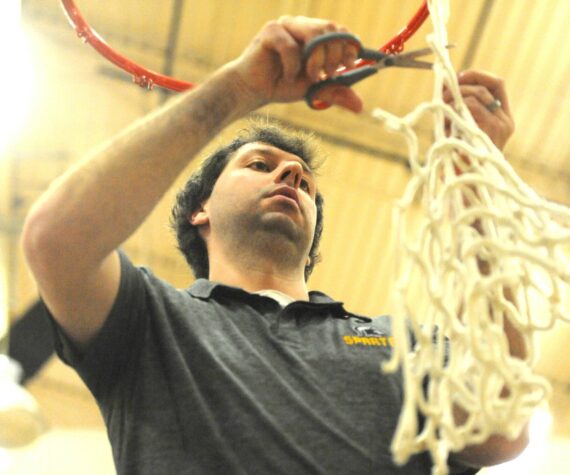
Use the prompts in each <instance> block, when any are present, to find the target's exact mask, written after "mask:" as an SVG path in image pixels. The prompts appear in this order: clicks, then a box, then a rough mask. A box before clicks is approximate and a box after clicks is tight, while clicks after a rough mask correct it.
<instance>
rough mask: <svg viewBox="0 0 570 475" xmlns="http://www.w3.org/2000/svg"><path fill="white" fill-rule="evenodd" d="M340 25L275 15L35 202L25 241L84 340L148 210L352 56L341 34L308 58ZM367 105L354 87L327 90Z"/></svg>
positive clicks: (356, 105)
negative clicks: (207, 155)
mask: <svg viewBox="0 0 570 475" xmlns="http://www.w3.org/2000/svg"><path fill="white" fill-rule="evenodd" d="M338 30H344V29H343V28H342V27H339V26H338V25H336V24H334V23H331V22H328V21H323V20H315V19H308V18H304V17H295V18H293V17H283V18H281V19H280V20H279V21H274V22H269V23H267V24H266V25H265V26H264V27H263V29H262V30H261V31H260V33H259V34H258V36H257V37H256V38H255V39H254V40H253V41H252V42H251V44H250V45H249V46H248V47H247V49H246V50H245V51H244V53H243V54H242V55H241V56H240V57H239V58H238V59H236V60H235V61H232V62H231V63H229V64H227V65H226V66H224V67H223V68H221V69H220V70H218V71H217V72H216V73H215V74H214V75H213V76H212V77H211V78H210V79H208V80H207V81H206V82H205V83H204V84H202V85H201V86H200V87H198V88H196V89H195V90H193V91H191V92H189V93H185V94H183V95H181V96H180V97H178V98H177V99H176V100H175V101H173V102H172V103H171V104H169V105H168V106H167V107H164V108H162V109H160V110H159V111H157V112H155V113H153V114H151V115H150V116H148V117H146V118H145V119H143V120H140V121H138V122H136V123H135V124H134V125H133V126H131V127H130V128H128V129H127V130H125V131H124V132H123V133H121V134H120V135H119V136H117V137H116V138H115V139H114V140H112V141H111V142H109V143H108V144H106V145H104V146H103V147H101V148H100V149H99V150H97V151H96V152H94V153H93V154H92V155H91V156H90V157H88V158H87V159H86V160H84V161H82V162H81V163H80V164H79V165H78V166H75V167H74V168H73V169H72V170H70V171H69V172H68V173H66V174H65V175H64V176H63V177H61V178H60V179H58V180H57V181H56V182H55V183H54V184H53V185H52V186H51V187H50V189H49V190H48V191H47V192H46V193H45V194H44V195H43V196H42V197H41V198H40V199H39V201H38V202H37V203H36V204H35V205H34V206H33V208H32V210H31V211H30V214H29V216H28V218H27V220H26V223H25V227H24V232H23V237H22V243H23V247H24V251H25V254H26V257H27V259H28V262H29V265H30V268H31V270H32V272H33V274H34V276H35V279H36V281H37V283H38V286H39V290H40V293H41V295H42V298H43V299H44V301H45V303H46V305H47V306H48V308H49V309H50V311H51V313H52V314H53V316H54V318H55V319H56V320H57V321H58V323H59V324H60V325H61V326H62V328H63V329H64V330H65V332H66V333H67V334H68V336H69V337H70V338H71V339H72V340H73V341H74V342H75V343H76V344H78V345H80V346H81V345H86V344H87V343H88V342H89V341H90V340H91V338H92V337H93V336H94V335H95V334H96V333H97V331H98V330H99V329H100V328H101V327H102V325H103V323H104V322H105V319H106V317H107V315H108V313H109V311H110V309H111V307H112V305H113V302H114V300H115V297H116V294H117V291H118V285H119V279H120V268H119V260H118V255H117V253H116V252H115V250H116V249H117V248H118V247H119V246H120V245H121V243H122V242H123V241H125V240H126V239H127V238H128V237H129V236H130V235H131V234H132V233H134V231H135V230H136V229H137V228H138V227H139V225H140V224H141V223H142V222H143V221H144V219H145V218H146V217H147V216H148V215H149V213H150V212H151V211H152V209H153V208H154V206H155V205H156V204H157V203H158V201H159V200H160V198H161V197H162V196H163V195H164V193H165V192H166V191H167V189H168V188H169V187H170V186H171V185H172V183H173V182H174V180H175V179H176V177H177V176H178V175H179V173H181V171H182V170H183V169H184V168H185V167H186V165H187V164H188V163H189V162H190V160H192V159H193V157H195V156H196V154H197V153H198V152H199V151H200V150H201V148H202V147H203V146H205V145H206V144H207V143H208V142H209V141H210V140H211V139H212V138H213V137H214V136H215V135H216V134H217V133H218V132H220V131H221V130H222V129H223V128H224V127H225V126H227V125H228V124H230V123H231V122H232V121H234V120H236V119H238V118H240V117H242V116H244V115H246V114H247V113H249V112H251V111H253V110H255V109H256V108H258V107H260V106H262V105H264V104H267V103H269V102H288V101H296V100H299V99H301V98H302V97H303V96H304V94H305V92H306V90H307V88H308V86H309V85H310V84H312V83H313V82H316V81H317V80H319V78H320V74H321V72H322V71H325V72H328V73H332V72H334V71H335V70H336V69H337V68H338V67H340V66H343V65H352V63H353V62H354V59H355V56H356V51H355V49H354V47H353V46H351V45H346V44H344V42H339V44H338V45H335V46H334V47H332V48H330V47H329V48H328V49H326V50H325V49H324V48H320V49H317V50H315V51H314V52H313V53H312V55H311V57H310V58H309V60H308V62H307V64H306V65H303V64H301V52H302V47H303V45H304V44H305V43H306V42H307V41H309V40H310V39H311V38H313V37H315V36H317V35H320V34H323V33H326V32H331V31H338ZM323 99H325V100H328V101H329V102H331V103H334V104H337V105H340V106H343V107H346V108H348V109H351V110H354V111H358V110H360V109H361V107H362V104H361V101H360V99H359V98H358V96H357V95H356V94H355V93H354V92H353V91H351V90H350V89H347V88H341V89H340V90H336V91H331V94H330V96H329V97H323Z"/></svg>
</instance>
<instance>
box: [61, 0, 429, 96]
mask: <svg viewBox="0 0 570 475" xmlns="http://www.w3.org/2000/svg"><path fill="white" fill-rule="evenodd" d="M61 5H62V7H63V10H64V11H65V14H66V16H67V19H68V20H69V22H70V23H71V26H72V27H73V29H74V30H75V31H76V33H77V36H79V38H81V39H82V40H83V41H85V42H86V43H89V44H90V45H91V46H92V47H93V48H95V49H96V50H97V51H98V52H99V53H100V54H101V55H103V56H104V57H105V58H107V59H108V60H109V61H111V62H112V63H114V64H116V65H117V66H118V67H119V68H121V69H123V70H124V71H126V72H128V73H129V74H131V75H132V76H133V81H134V82H135V83H136V84H138V85H139V86H142V87H145V88H147V89H152V88H153V87H154V86H160V87H163V88H166V89H170V90H172V91H185V90H187V89H190V88H192V87H195V86H196V85H197V84H195V83H191V82H186V81H182V80H180V79H176V78H173V77H170V76H165V75H163V74H160V73H157V72H155V71H151V70H150V69H147V68H145V67H143V66H140V65H139V64H137V63H135V62H133V61H131V60H130V59H129V58H127V57H125V56H123V55H122V54H120V53H118V52H117V51H116V50H115V49H113V48H112V47H111V46H110V45H109V44H108V43H107V42H106V41H105V40H104V39H103V38H102V37H101V36H100V35H99V34H98V33H97V32H96V31H95V30H93V28H91V26H89V23H87V21H86V20H85V18H83V15H81V12H80V11H79V9H78V8H77V6H76V5H75V2H74V1H73V0H61ZM428 16H429V10H428V6H427V0H424V1H423V3H422V5H421V7H420V8H419V10H418V11H417V12H416V13H415V14H414V16H413V17H412V19H411V20H410V21H409V22H408V24H407V25H406V26H404V27H403V28H402V29H401V30H400V31H399V32H398V33H397V34H396V36H394V37H393V38H392V39H391V40H389V41H388V42H387V43H386V44H384V45H383V46H381V47H380V48H379V50H380V51H383V52H385V53H390V54H392V53H400V52H401V51H403V49H404V43H405V42H406V41H407V40H408V39H409V38H410V37H411V36H412V35H413V34H414V33H415V32H416V31H417V30H418V28H419V27H420V26H421V25H422V24H423V22H424V21H425V20H426V18H427V17H428ZM366 64H368V62H366V61H360V62H359V63H358V64H357V66H356V67H362V66H364V65H366Z"/></svg>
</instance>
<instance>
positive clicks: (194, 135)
mask: <svg viewBox="0 0 570 475" xmlns="http://www.w3.org/2000/svg"><path fill="white" fill-rule="evenodd" d="M246 97H247V96H245V98H246ZM252 108H253V106H252V104H251V101H250V102H249V103H248V102H247V101H246V100H244V95H243V94H240V90H239V82H238V81H232V73H231V70H229V69H228V68H226V69H224V70H222V71H220V72H218V73H217V74H216V75H214V76H213V77H212V78H211V79H210V80H209V81H207V82H206V83H204V84H203V85H202V86H200V87H199V88H197V89H196V90H194V91H192V92H190V93H187V94H185V95H184V96H182V97H180V98H178V99H177V100H176V101H175V102H174V103H172V104H170V105H168V106H167V107H165V108H162V109H160V110H159V111H157V112H156V113H154V114H152V115H151V116H149V117H147V118H145V119H143V120H140V121H138V122H136V123H135V124H133V125H132V126H131V127H129V128H128V129H127V130H126V131H124V132H123V133H122V134H121V135H119V136H118V137H117V138H116V139H114V140H113V141H112V142H110V143H108V144H105V145H104V146H103V147H102V148H101V149H99V150H98V151H96V152H95V153H93V154H92V155H91V156H90V157H88V158H87V159H86V160H84V161H83V162H81V163H80V164H79V165H78V166H75V167H74V168H73V169H72V170H71V171H69V172H68V173H66V174H65V175H64V176H63V177H62V178H60V179H59V180H58V181H57V182H56V183H55V184H54V185H53V186H52V187H51V188H50V190H48V192H46V194H45V195H44V196H43V197H42V198H41V199H40V200H39V201H38V202H37V203H36V205H35V206H34V207H33V209H32V211H31V213H30V217H29V218H28V225H29V226H31V227H33V232H35V233H36V236H37V239H38V240H41V241H42V242H43V245H44V246H45V247H46V248H47V249H48V250H49V249H50V248H52V247H53V249H54V252H57V253H58V254H60V258H64V259H65V260H66V261H69V262H73V263H74V266H92V265H94V264H96V263H98V262H100V261H101V260H102V259H104V258H105V256H107V255H108V254H109V253H111V252H112V251H113V250H114V249H116V248H117V247H118V246H119V245H120V244H121V243H122V242H123V241H124V240H125V239H127V238H128V237H129V236H130V235H131V234H132V233H133V232H134V231H135V230H136V229H137V228H138V226H139V225H140V224H141V223H142V222H143V221H144V219H145V218H146V217H147V216H148V214H149V213H150V212H151V211H152V209H153V207H154V206H155V205H156V204H157V203H158V201H159V200H160V198H161V197H162V196H163V195H164V193H165V192H166V190H167V189H168V188H169V187H170V186H171V185H172V183H173V182H174V180H175V179H176V177H177V176H178V175H179V174H180V172H181V171H182V170H183V169H184V168H185V167H186V165H187V164H188V163H189V162H190V161H191V160H192V159H193V157H194V156H195V155H196V154H197V153H198V152H199V151H200V149H201V148H202V147H203V146H204V145H205V144H207V143H208V141H209V140H210V139H211V138H212V137H213V136H214V135H215V134H217V133H218V132H219V131H220V130H221V129H222V128H223V127H225V126H226V125H228V124H229V123H230V122H232V121H233V120H235V119H237V118H239V117H240V116H242V115H244V114H245V113H247V112H249V111H250V110H251V109H252ZM59 250H65V252H64V253H59V252H58V251H59Z"/></svg>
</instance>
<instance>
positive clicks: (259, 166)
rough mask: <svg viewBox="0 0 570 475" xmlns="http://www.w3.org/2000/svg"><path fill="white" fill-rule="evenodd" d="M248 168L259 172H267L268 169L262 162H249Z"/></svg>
mask: <svg viewBox="0 0 570 475" xmlns="http://www.w3.org/2000/svg"><path fill="white" fill-rule="evenodd" d="M249 166H250V168H253V169H254V170H259V171H264V172H266V171H269V167H268V166H267V163H264V162H251V163H250V165H249Z"/></svg>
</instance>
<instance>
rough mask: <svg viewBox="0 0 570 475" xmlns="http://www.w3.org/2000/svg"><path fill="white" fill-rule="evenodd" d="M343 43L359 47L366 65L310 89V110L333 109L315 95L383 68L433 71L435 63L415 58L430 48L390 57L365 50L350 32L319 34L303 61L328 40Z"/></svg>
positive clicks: (307, 99)
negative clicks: (342, 41)
mask: <svg viewBox="0 0 570 475" xmlns="http://www.w3.org/2000/svg"><path fill="white" fill-rule="evenodd" d="M335 40H344V41H349V42H351V43H353V44H354V45H356V47H357V48H358V54H357V57H358V58H359V59H361V60H366V61H364V62H361V64H363V65H359V66H356V67H355V68H353V69H349V70H344V71H343V72H341V73H340V74H338V75H336V76H334V77H331V78H328V79H325V80H323V81H320V82H317V83H315V84H313V85H312V86H311V87H309V89H308V91H307V93H306V94H305V101H306V102H307V104H308V105H309V107H310V108H311V109H316V110H322V109H327V108H329V107H330V104H327V103H326V102H324V101H322V100H319V99H317V98H316V97H315V96H316V95H317V94H318V93H319V92H320V91H322V90H323V89H325V88H326V87H329V86H352V85H353V84H356V83H357V82H359V81H362V80H363V79H365V78H367V77H369V76H372V75H373V74H376V73H377V72H378V71H379V70H380V69H384V68H390V67H397V68H417V69H431V68H432V66H433V64H432V63H429V62H427V61H418V60H416V58H418V57H420V56H425V55H427V54H430V53H431V52H432V50H431V49H430V48H423V49H417V50H413V51H409V52H408V53H401V54H387V53H382V52H381V51H378V50H375V49H370V48H365V47H364V46H363V45H362V43H361V42H360V40H359V39H358V37H357V36H355V35H353V34H351V33H342V32H335V33H325V34H324V35H319V36H317V37H315V38H313V39H312V40H311V41H309V42H308V43H307V44H306V45H305V48H304V49H303V62H306V61H307V59H308V58H309V56H310V55H311V53H312V52H313V50H314V49H315V48H316V47H317V46H319V45H321V44H323V43H327V42H329V41H335Z"/></svg>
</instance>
